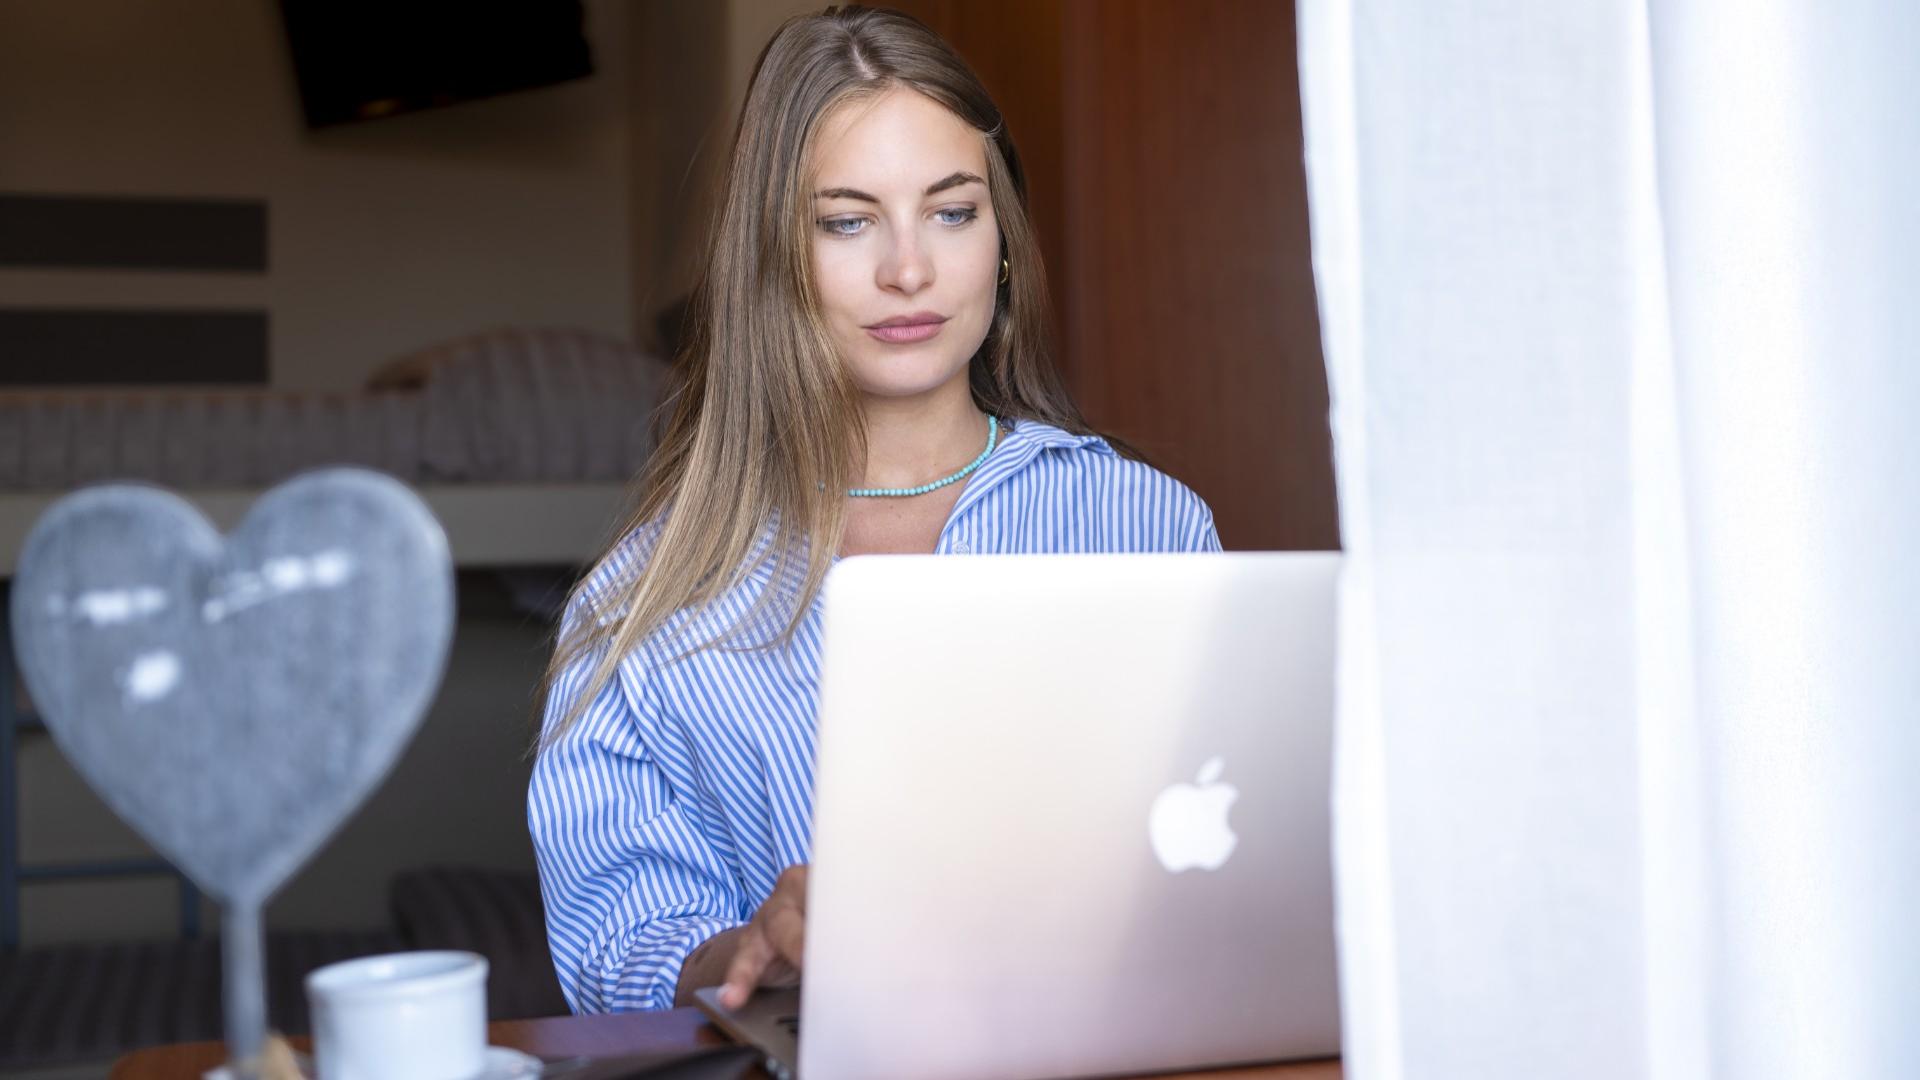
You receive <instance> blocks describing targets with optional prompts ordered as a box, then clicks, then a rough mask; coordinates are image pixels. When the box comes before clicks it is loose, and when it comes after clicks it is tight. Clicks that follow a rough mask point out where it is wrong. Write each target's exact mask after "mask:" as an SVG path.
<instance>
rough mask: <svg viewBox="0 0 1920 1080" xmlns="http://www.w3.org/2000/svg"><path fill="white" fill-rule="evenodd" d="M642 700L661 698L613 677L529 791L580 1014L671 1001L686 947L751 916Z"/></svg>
mask: <svg viewBox="0 0 1920 1080" xmlns="http://www.w3.org/2000/svg"><path fill="white" fill-rule="evenodd" d="M563 640H564V631H563ZM596 660H597V657H595V656H592V655H589V656H586V657H583V658H582V659H581V660H580V661H579V662H577V663H576V664H574V665H572V666H571V667H569V668H568V669H567V670H566V671H565V672H563V673H562V675H561V676H560V678H558V679H557V680H556V681H555V683H554V686H553V691H552V692H551V693H550V694H549V695H548V699H547V705H546V717H545V721H544V723H546V724H548V725H552V724H554V723H557V722H558V720H559V718H560V717H561V716H563V715H565V714H566V712H567V711H568V710H569V709H570V708H571V707H572V705H573V703H574V701H575V700H576V699H577V698H578V697H579V695H580V693H581V692H582V689H583V684H584V682H585V681H586V679H587V677H588V675H589V674H590V673H591V669H592V667H593V664H594V662H595V661H596ZM636 708H637V709H642V710H644V709H650V708H652V706H651V705H650V704H649V703H648V702H647V701H645V700H641V701H638V702H636V701H633V700H631V696H630V695H629V694H627V693H626V692H624V691H623V689H622V686H621V681H620V679H619V678H618V677H615V678H611V679H609V680H608V681H607V685H606V686H605V687H603V688H601V690H600V691H599V692H598V693H597V694H596V695H595V696H594V698H593V700H592V702H591V704H589V705H588V707H587V708H586V709H585V710H584V711H583V712H582V714H581V715H580V717H579V719H578V720H577V721H576V722H575V723H574V724H573V726H572V727H571V728H569V729H568V731H567V732H566V733H565V734H563V735H561V736H560V737H559V738H558V739H557V740H555V741H553V742H552V743H551V744H550V745H548V746H547V747H546V748H545V749H543V750H542V751H541V752H540V755H539V757H538V758H537V759H536V761H535V763H534V768H533V778H532V780H531V782H530V784H529V786H528V791H527V825H528V829H529V831H530V832H531V833H532V834H533V848H534V855H535V858H536V859H537V861H538V863H539V868H540V891H541V896H542V899H543V901H544V903H545V906H546V918H547V941H548V944H549V945H550V947H551V948H552V951H553V965H554V972H555V974H556V975H558V976H559V980H560V989H561V990H562V991H563V992H564V993H565V995H566V999H567V1004H568V1005H569V1006H570V1007H571V1008H572V1009H573V1011H574V1012H576V1013H599V1012H624V1011H632V1010H652V1009H669V1008H672V1007H673V997H674V990H675V987H676V984H677V983H678V982H679V978H680V969H681V966H682V965H683V964H684V963H685V962H686V958H687V955H688V954H689V953H691V952H692V951H693V950H694V949H695V948H696V947H698V946H699V945H700V944H701V943H702V942H704V941H706V940H707V939H708V938H710V937H712V936H714V935H715V934H718V933H720V932H721V931H722V930H726V929H728V928H730V927H734V926H739V925H741V923H743V922H744V921H745V920H744V919H743V918H741V917H740V916H739V911H740V907H741V904H742V903H743V902H744V901H743V897H742V895H741V892H740V890H739V888H738V886H737V884H736V883H735V881H736V879H735V876H734V875H733V873H732V872H731V871H730V870H729V869H728V868H727V866H726V864H725V862H724V861H723V860H722V859H721V858H720V856H719V855H718V854H717V853H716V852H715V851H714V850H713V848H712V846H711V845H710V844H709V843H708V842H707V841H706V839H705V837H704V836H703V835H702V833H701V830H700V828H699V825H698V823H697V821H696V820H695V817H696V815H695V813H694V812H693V811H692V809H691V808H690V807H689V806H688V804H686V803H685V802H683V801H682V800H681V799H679V798H678V797H676V793H675V792H674V790H673V788H672V786H671V785H670V784H669V782H668V779H667V776H666V774H665V772H664V771H663V770H662V769H661V766H660V764H659V762H658V761H657V760H656V759H655V757H654V755H653V754H651V753H649V751H648V749H647V747H646V746H645V745H644V744H643V741H642V736H641V733H642V731H643V730H646V727H645V726H643V725H642V724H640V723H639V722H638V720H639V716H638V715H637V713H636Z"/></svg>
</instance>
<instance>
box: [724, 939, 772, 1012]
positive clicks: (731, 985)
mask: <svg viewBox="0 0 1920 1080" xmlns="http://www.w3.org/2000/svg"><path fill="white" fill-rule="evenodd" d="M774 955H775V954H774V949H773V946H772V945H771V944H770V943H768V941H767V935H766V932H765V930H764V929H763V928H762V927H761V925H760V923H759V921H757V920H756V921H754V922H751V923H748V924H747V931H746V933H744V934H742V935H740V944H739V947H737V948H736V949H734V952H733V962H732V963H730V964H728V965H727V978H726V981H725V982H723V983H721V984H720V1004H722V1005H725V1006H726V1007H727V1008H729V1009H737V1008H739V1007H740V1006H742V1005H745V1004H746V1003H747V998H749V997H751V996H753V988H754V987H756V986H758V985H760V976H761V974H762V973H764V972H765V971H766V970H767V964H768V963H770V962H772V960H773V958H774Z"/></svg>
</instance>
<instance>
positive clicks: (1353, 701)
mask: <svg viewBox="0 0 1920 1080" xmlns="http://www.w3.org/2000/svg"><path fill="white" fill-rule="evenodd" d="M1299 16H1300V39H1299V40H1300V73H1301V82H1302V100H1303V105H1304V109H1303V111H1304V120H1305V127H1306V146H1307V174H1308V189H1309V193H1310V201H1311V211H1312V224H1313V246H1314V264H1315V271H1316V279H1317V283H1318V286H1319V290H1320V311H1321V316H1322V330H1323V335H1324V339H1325V345H1326V356H1327V367H1328V374H1329V382H1330V385H1331V388H1332V396H1333V420H1334V440H1335V450H1336V462H1337V469H1338V474H1339V490H1340V509H1341V515H1342V526H1343V534H1344V538H1345V542H1346V546H1347V550H1348V563H1347V566H1348V576H1347V579H1346V582H1345V594H1344V598H1343V605H1344V606H1343V616H1342V619H1343V622H1342V627H1341V672H1340V684H1339V685H1340V705H1339V722H1338V738H1337V761H1336V766H1335V775H1336V794H1335V817H1336V825H1335V831H1336V837H1335V850H1336V864H1337V865H1336V870H1337V880H1338V892H1339V916H1340V918H1339V926H1340V943H1341V956H1342V984H1343V986H1342V993H1343V1000H1344V1004H1345V1016H1346V1059H1347V1075H1348V1076H1349V1077H1354V1078H1358V1080H1394V1078H1400V1077H1406V1078H1409V1080H1419V1078H1427V1077H1441V1078H1450V1077H1460V1078H1463V1080H1464V1078H1469V1077H1471V1078H1474V1080H1498V1078H1506V1077H1514V1078H1518V1077H1526V1078H1528V1080H1534V1078H1563V1077H1564V1078H1586V1077H1593V1078H1601V1077H1604V1078H1607V1080H1617V1078H1632V1077H1647V1078H1652V1080H1691V1078H1696V1077H1697V1078H1708V1077H1712V1078H1737V1080H1747V1078H1755V1080H1771V1078H1812V1077H1820V1078H1827V1077H1838V1078H1848V1080H1853V1078H1872V1077H1887V1078H1911V1077H1920V211H1917V210H1916V205H1917V204H1920V77H1917V76H1916V72H1920V3H1914V2H1912V0H1881V2H1877V3H1876V2H1871V0H1821V2H1819V3H1814V2H1811V0H1698V2H1688V0H1673V2H1671V3H1658V4H1652V3H1642V2H1635V0H1618V2H1613V3H1603V2H1600V0H1478V2H1465V0H1299Z"/></svg>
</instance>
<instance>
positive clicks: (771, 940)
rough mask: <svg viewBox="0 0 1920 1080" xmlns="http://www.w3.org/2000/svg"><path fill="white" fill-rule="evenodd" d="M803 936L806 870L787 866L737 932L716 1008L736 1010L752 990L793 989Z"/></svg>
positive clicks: (805, 922) (804, 929) (804, 927)
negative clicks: (769, 894)
mask: <svg viewBox="0 0 1920 1080" xmlns="http://www.w3.org/2000/svg"><path fill="white" fill-rule="evenodd" d="M806 932H807V868H806V866H805V865H800V866H789V867H787V868H786V869H785V870H783V871H781V872H780V877H779V880H777V881H775V882H774V884H773V895H771V896H769V897H767V902H766V903H764V904H761V905H760V910H759V911H756V912H754V914H753V921H752V922H749V923H748V924H747V925H746V926H745V927H743V928H742V929H741V932H740V938H739V941H738V942H737V943H736V945H735V947H734V951H733V962H732V963H730V964H728V965H727V977H726V981H725V982H724V983H723V984H722V985H721V987H720V1004H722V1005H725V1006H726V1007H727V1008H729V1009H737V1008H739V1007H740V1006H742V1005H745V1004H746V1003H747V998H749V997H751V996H752V995H753V991H754V988H755V987H760V986H781V987H784V986H794V985H797V984H798V983H799V982H800V954H801V951H802V949H803V947H804V945H805V942H806Z"/></svg>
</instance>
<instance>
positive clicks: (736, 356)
mask: <svg viewBox="0 0 1920 1080" xmlns="http://www.w3.org/2000/svg"><path fill="white" fill-rule="evenodd" d="M1025 201H1026V195H1025V190H1024V187H1023V180H1022V177H1021V173H1020V166H1019V159H1018V157H1017V156H1016V155H1015V154H1014V149H1013V142H1012V140H1011V139H1010V138H1009V137H1008V135H1007V132H1006V128H1005V125H1004V124H1003V123H1002V122H1001V118H1000V113H999V110H998V109H996V108H995V107H994V105H993V103H992V101H991V100H989V99H988V97H987V94H986V91H985V90H984V89H983V88H982V87H981V85H980V83H979V80H978V79H976V78H975V77H974V75H973V74H972V72H970V71H969V70H968V69H967V68H966V66H965V64H964V63H963V62H962V61H961V60H960V59H959V57H958V56H956V55H955V54H954V53H953V51H952V50H951V49H950V48H949V47H948V46H947V45H946V44H945V43H944V42H943V41H941V40H940V39H939V38H938V37H937V36H936V35H934V34H933V33H932V32H931V31H930V30H928V29H927V28H926V27H925V26H923V25H921V24H920V23H918V22H916V21H914V20H913V19H911V18H909V17H907V16H904V15H900V14H897V13H894V12H890V11H874V10H862V9H859V8H849V9H845V10H836V9H829V10H827V11H826V12H823V13H821V14H817V15H809V16H802V17H799V18H796V19H793V20H791V21H789V22H788V23H787V24H786V25H785V26H783V27H782V28H781V30H780V31H779V32H778V33H777V34H776V35H775V36H774V38H773V40H772V41H771V42H770V43H769V44H768V46H767V49H766V51H765V52H764V53H763V54H762V56H761V58H760V63H759V66H758V68H757V70H756V71H755V74H754V78H753V82H752V85H751V87H750V88H749V90H748V94H747V101H746V105H745V108H744V110H743V111H742V114H741V119H740V125H739V130H738V134H737V137H736V139H735V143H734V150H733V157H732V164H731V167H730V169H729V172H728V176H727V181H726V194H725V197H724V199H723V202H722V208H721V211H720V216H719V218H718V220H717V222H716V228H715V231H714V237H713V240H712V246H711V250H710V252H709V258H708V262H707V265H706V270H705V274H704V276H703V279H702V281H701V284H700V287H699V290H698V292H697V293H696V301H695V306H694V313H693V324H694V325H693V328H692V335H693V336H692V338H691V340H690V341H689V343H688V344H687V346H686V349H685V353H684V355H683V358H682V363H683V367H684V369H685V382H684V385H683V386H681V387H680V388H679V389H678V391H677V396H676V398H675V400H674V401H673V402H672V405H671V409H670V412H669V413H668V420H667V423H666V425H665V427H664V430H663V434H662V437H661V441H660V445H659V448H658V449H657V451H656V452H655V454H654V456H653V458H652V459H651V460H650V462H649V464H648V467H647V471H646V474H645V476H644V478H643V480H644V493H645V494H644V496H643V499H642V505H641V506H640V508H639V509H638V511H637V512H636V514H635V517H634V521H633V523H632V527H631V528H630V529H629V530H628V531H627V532H626V533H625V535H624V537H623V539H621V540H620V541H619V542H618V543H616V544H615V545H614V546H613V548H612V549H611V550H610V551H609V552H608V553H607V554H606V555H605V556H604V557H602V559H601V560H600V561H599V563H598V564H597V565H596V566H595V567H594V569H593V571H592V572H591V573H590V574H589V575H588V576H587V577H586V579H585V580H584V581H583V582H581V584H580V585H579V587H578V588H577V589H576V590H575V593H574V596H573V597H572V599H571V601H570V603H569V606H568V615H567V618H566V619H565V620H564V622H563V625H562V630H561V637H560V647H559V648H558V649H557V650H556V652H555V656H554V659H553V664H552V667H551V668H550V671H549V675H548V689H547V699H546V717H545V721H544V724H543V729H542V737H541V747H540V751H539V755H538V758H537V761H536V764H535V767H534V774H533V781H532V785H531V789H530V792H529V798H528V821H529V824H530V827H531V829H532V832H533V838H534V845H535V850H536V852H537V854H538V858H539V863H540V873H541V883H542V888H543V891H544V894H545V898H546V904H547V922H548V936H549V939H550V941H551V943H552V947H553V956H554V963H555V967H556V969H557V971H558V973H559V976H560V983H561V986H562V988H563V989H564V990H565V991H566V996H567V1000H568V1001H569V1003H571V1005H572V1006H573V1008H574V1009H575V1010H576V1011H579V1012H602V1011H612V1010H625V1009H663V1008H668V1007H671V1006H672V1005H674V1004H676V1003H685V1002H686V1000H687V999H688V995H690V993H691V991H692V990H693V989H695V988H697V987H701V986H712V985H716V984H721V983H723V982H724V984H725V985H724V989H723V991H722V1000H723V1001H724V1002H726V1003H728V1004H730V1005H735V1006H737V1005H739V1004H741V1003H744V1001H745V1000H746V998H747V996H748V994H750V993H751V991H752V990H753V988H754V987H756V986H769V985H783V984H790V983H792V982H793V981H795V980H796V979H797V978H798V976H799V971H800V966H801V959H802V950H803V942H804V933H803V925H804V905H805V894H806V862H807V857H808V850H809V841H810V830H811V811H812V801H813V752H814V707H815V701H816V685H817V679H818V674H819V645H820V632H819V631H820V609H819V604H818V602H817V601H818V593H819V587H820V584H821V581H822V579H823V578H824V577H825V575H826V572H827V570H828V568H829V567H830V565H831V564H832V562H833V561H834V560H835V559H836V558H837V557H839V556H846V555H857V554H863V553H869V552H921V553H927V552H932V553H941V554H969V553H1037V552H1114V551H1212V550H1218V549H1219V539H1218V537H1217V536H1216V535H1215V533H1214V529H1213V517H1212V514H1211V513H1210V512H1209V511H1208V509H1207V507H1206V505H1205V504H1204V503H1202V502H1201V501H1200V499H1199V498H1198V497H1196V496H1195V495H1194V494H1193V493H1192V492H1190V491H1188V490H1187V489H1186V488H1184V487H1182V486H1181V485H1180V484H1178V483H1176V482H1175V481H1173V480H1171V479H1169V478H1168V477H1166V476H1164V475H1162V474H1161V473H1158V472H1156V471H1154V470H1153V469H1152V468H1150V467H1148V466H1147V465H1145V464H1143V463H1141V462H1140V461H1138V460H1135V459H1134V458H1133V457H1131V456H1130V455H1128V454H1125V453H1123V452H1120V451H1116V449H1115V448H1114V446H1113V445H1112V444H1110V443H1109V441H1107V440H1104V439H1102V438H1101V437H1100V436H1098V435H1095V434H1094V433H1092V432H1091V431H1090V430H1088V428H1087V425H1086V423H1085V422H1084V421H1083V420H1082V419H1081V417H1080V414H1079V412H1078V411H1077V410H1076V409H1075V407H1074V405H1073V403H1072V402H1071V401H1070V400H1069V399H1068V397H1067V394H1066V392H1065V391H1064V389H1063V388H1062V386H1061V383H1060V380H1059V378H1058V376H1057V375H1056V374H1055V372H1054V370H1053V368H1052V366H1051V361H1050V358H1049V355H1048V349H1047V343H1046V340H1045V330H1044V328H1045V326H1046V290H1045V287H1044V285H1043V283H1042V278H1041V263H1040V254H1039V251H1038V250H1037V247H1036V245H1035V241H1034V234H1033V229H1032V225H1031V223H1030V222H1029V221H1028V220H1027V216H1026V205H1025ZM903 631H905V632H910V631H911V628H910V627H909V628H903ZM991 644H992V643H991V642H983V643H982V647H984V648H990V647H991ZM954 660H955V663H954V672H955V678H956V679H959V678H963V677H964V672H965V658H964V657H955V658H954ZM939 692H940V688H939V687H929V688H928V693H929V694H934V693H939Z"/></svg>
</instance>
